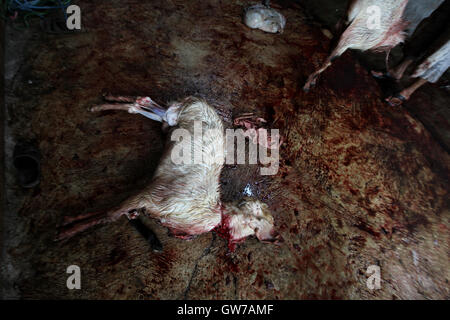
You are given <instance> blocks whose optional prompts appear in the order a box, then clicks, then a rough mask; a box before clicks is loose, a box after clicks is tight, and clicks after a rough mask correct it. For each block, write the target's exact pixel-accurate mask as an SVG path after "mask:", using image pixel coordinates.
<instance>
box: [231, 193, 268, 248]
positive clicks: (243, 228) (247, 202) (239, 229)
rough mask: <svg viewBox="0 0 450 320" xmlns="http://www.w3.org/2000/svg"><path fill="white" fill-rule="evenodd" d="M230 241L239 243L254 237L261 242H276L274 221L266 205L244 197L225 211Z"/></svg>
mask: <svg viewBox="0 0 450 320" xmlns="http://www.w3.org/2000/svg"><path fill="white" fill-rule="evenodd" d="M225 212H226V214H227V217H226V220H227V224H228V226H227V227H228V229H229V233H230V240H232V241H239V240H243V239H245V238H246V237H248V236H252V235H255V236H256V237H257V238H258V239H259V240H261V241H268V242H273V241H275V240H277V234H276V232H275V229H274V221H273V217H272V214H271V213H270V210H269V207H268V206H267V204H265V203H263V202H261V201H259V200H257V199H254V198H249V197H246V198H244V199H242V200H241V201H239V202H237V203H234V204H230V205H228V206H227V207H226V210H225Z"/></svg>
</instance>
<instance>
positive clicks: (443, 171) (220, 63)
mask: <svg viewBox="0 0 450 320" xmlns="http://www.w3.org/2000/svg"><path fill="white" fill-rule="evenodd" d="M341 2H342V1H341ZM76 3H77V4H79V6H80V7H81V10H82V32H80V33H74V34H66V35H49V34H45V33H43V32H41V31H40V30H39V28H38V26H34V27H31V28H29V29H26V30H15V29H13V28H11V26H8V27H7V29H6V40H7V42H6V43H7V50H6V73H5V77H6V105H7V108H6V114H7V117H6V120H5V123H4V124H5V127H6V128H5V130H6V141H5V144H6V147H5V148H6V166H7V167H6V169H7V170H6V190H7V193H6V198H7V202H6V210H5V213H4V219H3V220H4V221H3V240H4V244H3V248H2V249H3V251H2V262H1V266H0V268H1V269H0V270H1V281H2V282H1V283H2V291H1V296H2V297H3V298H25V299H40V298H47V299H48V298H50V299H61V298H83V299H180V298H188V299H330V298H332V299H406V298H409V299H448V298H450V294H449V291H450V286H449V284H448V279H449V268H448V266H449V252H450V251H449V226H450V225H449V205H450V203H449V195H448V193H449V180H448V178H449V173H450V171H449V169H450V168H449V167H450V161H449V160H450V159H449V155H448V152H447V151H446V146H447V145H450V144H448V141H449V140H448V137H449V136H448V122H447V121H448V118H446V119H441V120H440V121H441V124H440V125H439V129H434V130H435V131H433V129H430V127H431V128H432V127H433V124H436V123H435V122H433V121H435V120H436V117H437V118H439V115H440V114H442V113H445V112H448V110H447V109H448V101H449V94H448V92H446V91H445V90H442V89H439V87H438V86H426V87H424V88H423V89H422V90H421V91H420V92H418V93H417V97H415V98H414V99H413V100H411V102H410V103H408V104H407V105H406V106H405V107H402V108H391V107H389V106H387V105H386V104H384V103H383V102H382V101H381V97H382V96H383V92H382V91H381V89H380V87H379V85H378V84H377V82H376V81H375V80H373V78H372V77H371V76H370V75H369V73H368V71H367V70H366V68H364V67H362V65H361V64H359V63H358V61H357V59H356V58H355V55H354V54H353V53H351V52H347V53H346V54H345V55H344V56H343V57H341V58H340V59H338V60H336V62H335V63H334V65H333V66H332V67H331V68H330V69H329V70H327V71H326V72H325V73H324V74H323V76H322V77H321V79H320V82H319V84H318V87H317V88H316V89H315V90H313V91H311V92H310V93H308V94H307V93H304V92H303V91H302V90H301V88H302V86H303V84H304V82H305V80H306V78H307V76H308V75H309V74H310V73H311V72H312V71H313V70H314V69H315V68H316V67H317V66H319V64H320V63H321V62H322V61H323V60H324V59H325V58H326V56H327V55H328V53H329V50H330V46H331V41H330V40H329V39H328V38H326V37H325V36H324V34H323V32H322V30H321V27H320V25H319V24H318V23H316V22H314V21H313V19H312V17H311V16H310V15H306V13H305V12H306V11H305V8H304V7H302V6H300V5H299V4H296V3H294V2H289V1H283V2H276V1H273V4H274V5H275V6H276V7H277V8H279V9H280V11H281V12H282V13H283V14H284V15H285V16H286V18H287V21H288V23H287V26H286V29H285V32H284V33H283V34H280V35H273V34H267V33H263V32H261V31H258V30H250V29H248V28H246V27H245V26H244V25H243V24H242V22H241V17H242V10H243V8H244V7H245V6H246V5H247V4H248V3H250V2H248V1H219V0H202V1H189V2H188V1H182V0H170V1H167V0H156V1H146V2H144V1H132V0H127V1H123V0H121V1H118V0H113V1H95V4H93V3H92V2H90V1H77V2H76ZM103 91H109V92H113V93H118V94H127V95H148V96H151V97H152V98H154V100H156V101H158V102H169V101H171V100H176V99H178V98H183V97H185V96H187V95H195V96H199V97H203V98H205V99H206V100H207V101H208V102H209V103H210V104H211V105H213V106H214V107H216V109H217V110H218V113H219V114H220V115H221V116H222V117H223V119H224V122H225V125H226V126H227V127H232V121H231V119H232V118H233V117H235V116H238V115H240V114H242V113H245V112H254V113H255V114H258V115H260V116H262V117H265V118H266V119H267V120H269V122H270V123H271V127H272V128H277V129H280V132H281V135H282V136H283V139H284V141H285V143H284V144H283V146H282V148H281V161H280V170H279V172H278V174H277V175H275V176H261V175H259V168H258V166H256V165H253V166H251V165H237V166H226V167H225V168H224V170H223V174H222V178H221V181H222V193H223V200H224V201H226V200H234V199H239V198H241V197H243V196H244V194H245V192H244V190H246V192H248V190H250V192H251V193H252V194H253V195H254V196H256V197H258V198H259V199H261V200H263V201H265V202H267V203H268V205H269V206H270V208H271V210H272V213H273V216H274V218H275V224H276V228H277V230H278V231H279V232H280V234H281V236H282V237H283V239H284V242H283V243H282V244H281V245H279V246H277V245H272V244H264V243H260V242H258V241H257V240H256V239H248V240H247V241H245V242H244V243H242V244H239V245H238V247H237V249H236V251H235V252H234V253H230V252H228V249H227V244H226V241H225V240H223V239H222V238H220V237H219V236H217V235H216V234H215V233H208V234H204V235H202V236H199V237H198V238H196V239H194V240H192V241H183V240H180V239H177V238H173V237H170V236H168V233H167V229H166V228H164V227H162V226H160V225H158V224H157V222H156V221H153V220H150V219H146V220H145V222H146V223H147V224H148V225H149V226H150V227H151V228H152V229H153V230H154V231H155V232H156V233H157V235H158V237H159V238H160V240H161V241H162V242H163V244H164V251H163V252H162V253H154V252H152V250H151V249H150V247H149V245H148V244H147V243H146V242H145V241H144V240H143V238H142V237H141V236H140V235H139V234H138V233H137V232H136V231H135V230H134V229H133V228H132V227H131V226H130V225H129V223H128V221H127V219H126V218H122V219H121V220H119V221H118V222H116V223H112V224H109V225H106V226H101V227H97V228H94V229H91V230H89V231H86V232H84V233H82V234H80V235H78V236H76V237H74V238H72V239H70V240H68V241H66V242H55V241H53V239H54V236H55V230H56V226H57V224H58V223H59V222H60V221H61V219H62V217H63V216H67V215H74V214H77V213H82V212H87V211H93V210H101V209H105V208H108V207H111V206H114V205H116V204H118V203H120V201H121V200H123V199H125V198H126V197H127V196H128V195H129V194H131V193H132V192H133V191H136V190H139V189H140V188H142V187H143V186H144V185H145V184H146V183H147V182H148V181H149V179H151V177H152V173H153V171H154V169H155V167H156V165H157V163H158V159H159V157H160V155H161V152H162V150H163V146H164V139H165V137H164V134H163V132H162V130H161V127H160V124H158V123H156V122H152V121H150V120H148V119H145V118H143V117H139V116H135V115H129V114H126V113H120V112H104V113H101V114H92V113H89V112H87V111H86V110H87V108H88V107H90V106H92V105H94V104H97V103H100V102H101V101H102V98H101V94H102V92H103ZM411 106H414V107H411ZM411 110H440V111H439V112H441V113H439V112H437V111H436V112H437V113H436V114H437V116H436V117H435V118H433V119H431V120H429V122H427V121H423V120H422V119H421V118H420V112H416V113H414V112H412V111H411ZM421 112H422V114H425V113H426V112H424V111H421ZM430 124H431V125H430ZM436 132H437V133H436ZM446 134H447V135H446ZM446 137H447V140H446ZM22 139H27V140H33V141H35V142H36V143H37V145H38V146H39V148H40V151H41V153H42V179H41V183H40V185H39V186H38V187H36V188H34V189H32V190H24V189H21V188H20V187H18V185H17V183H16V181H15V175H14V168H13V167H12V161H11V157H12V150H13V147H14V144H15V143H16V142H17V141H19V140H22ZM70 265H78V266H79V267H80V268H81V286H82V287H81V290H69V289H68V288H67V287H66V280H67V277H68V274H67V273H66V268H67V267H68V266H70ZM371 265H377V266H379V267H380V268H381V276H382V281H381V289H379V290H371V289H368V287H367V284H366V281H367V278H368V275H367V274H366V270H367V268H368V267H369V266H371Z"/></svg>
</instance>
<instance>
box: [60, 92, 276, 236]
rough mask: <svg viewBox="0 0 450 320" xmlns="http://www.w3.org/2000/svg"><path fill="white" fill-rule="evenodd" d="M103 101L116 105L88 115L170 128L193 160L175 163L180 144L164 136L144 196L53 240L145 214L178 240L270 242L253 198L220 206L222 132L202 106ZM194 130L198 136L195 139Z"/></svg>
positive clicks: (270, 224)
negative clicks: (138, 118) (132, 118)
mask: <svg viewBox="0 0 450 320" xmlns="http://www.w3.org/2000/svg"><path fill="white" fill-rule="evenodd" d="M105 99H106V100H108V101H110V102H120V103H110V104H103V105H99V106H95V107H92V108H91V111H102V110H125V111H128V112H129V113H138V114H141V115H143V116H145V117H148V118H150V119H152V120H156V121H160V122H163V123H165V124H166V125H168V126H170V128H171V133H172V134H173V133H174V132H175V131H177V132H176V135H181V136H182V139H179V140H180V141H189V142H188V149H191V148H192V150H194V152H193V156H195V157H198V158H195V159H193V161H192V162H190V161H179V160H180V159H178V160H177V159H176V157H177V156H178V155H179V151H180V150H179V144H178V143H179V142H180V141H178V142H175V141H173V140H172V139H173V135H171V133H169V136H171V139H169V140H168V142H167V145H166V148H165V151H164V153H163V156H162V158H161V160H160V163H159V165H158V167H157V169H156V172H155V174H154V176H153V179H152V181H151V183H150V184H149V185H148V186H147V187H146V188H145V189H144V190H142V191H141V192H139V193H138V194H137V195H135V196H132V197H130V198H128V199H127V200H125V201H124V202H123V203H122V204H120V205H119V206H118V207H116V208H114V209H112V210H109V211H108V212H106V213H103V214H82V215H80V216H77V217H70V218H66V221H65V222H64V223H63V227H62V228H61V230H60V232H59V235H58V237H57V238H58V239H64V238H68V237H71V236H73V235H75V234H76V233H78V232H81V231H83V230H85V229H87V228H89V227H91V226H94V225H98V224H103V223H107V222H111V221H115V220H117V219H119V218H120V217H121V216H123V215H126V216H128V217H129V218H130V219H134V218H136V217H137V216H138V214H140V213H144V212H145V213H146V214H148V215H149V216H150V217H151V218H154V219H157V220H158V221H159V222H160V223H161V224H162V225H163V226H166V227H168V228H169V230H170V231H171V233H172V235H174V236H176V237H179V238H182V239H190V238H192V237H194V236H196V235H199V234H202V233H205V232H208V231H211V230H213V229H216V230H217V231H218V233H219V234H221V235H226V237H227V239H228V240H229V243H230V244H234V243H236V242H238V241H240V240H243V239H245V238H246V237H248V236H251V235H256V237H257V238H258V239H259V240H262V241H274V240H276V236H275V231H274V220H273V217H272V215H271V213H270V212H269V209H268V206H267V205H266V204H265V203H263V202H261V201H259V200H257V199H253V198H244V199H241V200H239V201H237V202H236V203H221V200H220V185H219V176H220V172H221V170H222V167H223V163H224V159H225V155H224V154H225V139H224V128H223V124H222V120H221V119H220V118H219V116H218V115H217V113H216V111H215V110H214V109H213V108H212V107H211V106H209V105H208V104H207V103H206V102H205V101H203V100H200V99H197V98H193V97H189V98H186V99H184V100H182V101H180V102H174V103H171V104H170V105H169V107H168V108H167V109H166V108H163V107H161V106H160V105H158V104H157V103H155V102H154V101H153V100H152V99H150V98H149V97H138V98H130V97H114V96H111V95H106V96H105ZM198 129H200V130H201V132H202V134H201V135H198V134H196V130H198ZM188 138H189V139H188ZM185 139H187V140H185ZM196 150H197V152H199V153H197V152H196ZM174 157H175V158H174ZM191 159H192V158H191V157H189V159H188V160H191ZM185 160H186V159H185Z"/></svg>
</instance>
